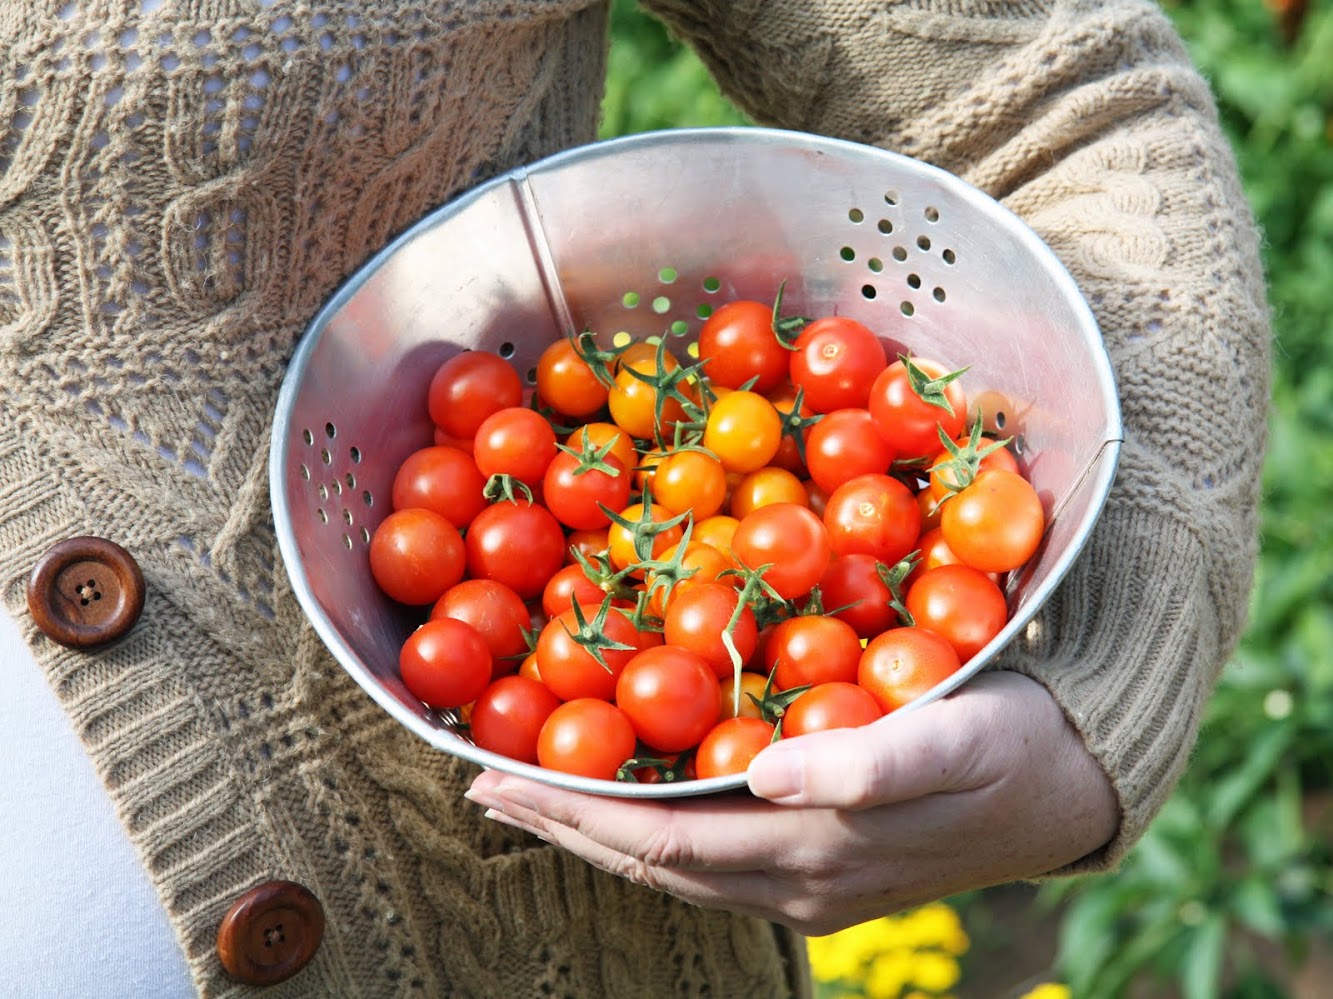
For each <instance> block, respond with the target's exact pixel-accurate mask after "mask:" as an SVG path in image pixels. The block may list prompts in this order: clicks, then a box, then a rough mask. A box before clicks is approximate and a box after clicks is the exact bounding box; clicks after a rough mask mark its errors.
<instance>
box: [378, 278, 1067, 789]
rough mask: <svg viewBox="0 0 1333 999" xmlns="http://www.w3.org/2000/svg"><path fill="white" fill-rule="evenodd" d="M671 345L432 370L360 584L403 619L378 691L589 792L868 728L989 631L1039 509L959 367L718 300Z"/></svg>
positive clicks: (583, 343)
mask: <svg viewBox="0 0 1333 999" xmlns="http://www.w3.org/2000/svg"><path fill="white" fill-rule="evenodd" d="M674 346H675V345H674V340H673V338H672V337H670V336H668V337H666V338H651V339H647V340H632V341H630V342H628V343H626V344H625V345H624V346H621V347H615V348H607V347H604V346H600V345H599V344H598V342H597V340H596V338H595V337H593V336H592V335H591V334H590V333H583V334H579V335H573V336H570V337H568V338H565V339H561V340H559V341H557V342H555V343H552V344H551V345H550V346H549V347H548V348H547V349H546V350H545V352H544V353H543V354H542V356H541V358H540V361H539V363H538V366H537V369H536V385H535V390H534V391H533V392H531V393H528V392H525V391H524V387H523V384H522V381H521V379H520V377H519V375H518V374H517V372H516V371H515V370H514V368H513V367H512V366H511V365H510V364H509V363H508V362H507V361H505V360H504V359H503V358H501V357H499V356H498V355H495V354H491V353H488V352H485V351H467V352H464V353H461V354H458V355H455V356H454V357H452V358H450V359H449V360H448V361H446V362H445V363H444V364H442V365H441V366H440V368H439V369H438V371H437V372H436V373H435V375H434V377H433V379H432V381H431V384H430V390H429V396H428V399H427V400H426V403H427V407H428V409H429V412H430V416H431V420H432V422H433V424H434V426H435V428H436V429H435V443H434V444H432V445H430V446H427V447H424V448H422V449H421V450H419V451H417V452H415V453H413V454H411V455H410V456H409V457H408V458H407V459H406V460H405V461H404V462H403V463H402V465H401V467H400V468H399V469H398V470H397V475H396V477H395V480H394V483H393V495H392V505H393V512H392V513H391V514H390V515H389V516H388V517H386V518H385V519H384V521H383V522H382V523H381V524H380V526H379V527H378V529H377V530H376V531H375V533H374V535H373V537H372V539H371V546H370V568H371V571H372V573H373V575H374V578H375V580H376V582H377V584H378V585H379V586H380V588H381V589H382V590H383V591H384V592H385V593H386V594H387V595H388V596H389V597H390V598H392V599H394V600H396V601H398V602H400V603H403V604H407V605H412V606H415V607H420V608H422V609H423V611H424V612H425V620H424V621H423V622H422V623H421V624H420V626H419V627H417V628H416V629H415V630H414V631H413V632H412V634H411V635H410V636H409V637H408V638H407V639H406V640H405V642H404V644H403V646H402V649H401V654H400V659H399V666H400V670H401V675H402V679H403V683H404V684H405V686H406V687H407V689H408V690H409V691H410V692H411V693H412V694H413V695H414V696H415V697H417V698H419V699H420V700H421V701H422V702H424V703H425V704H426V705H428V706H429V707H431V708H434V709H456V710H457V712H458V714H459V716H460V717H462V718H463V719H464V721H465V723H466V725H467V728H468V733H469V736H470V738H471V739H472V740H473V741H474V742H475V743H476V744H477V745H478V746H480V747H482V748H484V749H487V750H491V751H493V752H496V753H499V754H502V755H504V756H507V757H511V758H513V759H516V760H521V761H524V762H528V763H535V764H538V765H540V766H542V767H546V768H549V769H552V770H557V771H562V772H566V773H572V774H579V775H582V776H586V777H593V778H600V779H607V780H615V779H619V780H640V781H660V780H687V779H691V778H696V777H697V778H706V777H714V776H720V775H724V774H733V773H740V772H743V771H744V770H745V768H746V767H747V766H748V764H749V762H750V760H751V759H753V757H754V756H755V755H756V754H757V753H758V752H759V751H760V750H761V749H762V748H763V747H764V746H766V745H768V744H769V743H770V742H772V741H773V740H774V739H777V738H784V737H785V738H790V737H793V736H797V735H801V734H803V733H807V732H813V731H818V730H821V729H826V728H834V727H845V726H858V725H863V724H867V723H869V722H872V721H874V720H875V719H877V718H879V717H881V716H883V715H884V714H886V713H888V712H891V711H894V710H896V709H897V708H899V707H901V706H902V705H904V704H906V703H908V702H909V701H912V700H913V699H915V698H916V697H918V696H920V695H921V694H924V693H925V692H926V691H928V690H930V689H931V688H933V687H934V686H936V685H937V684H938V683H940V682H941V681H943V680H944V679H946V678H947V677H949V676H950V675H952V674H953V673H954V672H956V671H957V670H958V669H959V668H960V667H961V665H962V664H963V663H965V662H967V661H968V660H969V659H970V658H971V657H972V656H974V655H976V654H977V653H978V652H979V651H980V650H981V649H982V648H983V647H984V646H985V645H986V644H987V643H989V642H990V641H991V639H992V638H994V637H995V636H996V635H997V634H998V633H999V632H1000V630H1001V629H1002V628H1003V627H1004V624H1005V623H1006V621H1007V619H1008V609H1007V602H1006V599H1005V596H1004V593H1003V590H1002V588H1001V586H1002V583H1003V580H1004V575H1005V574H1006V573H1009V572H1011V571H1013V570H1015V569H1017V568H1019V567H1020V566H1022V565H1023V564H1024V563H1025V562H1026V561H1027V560H1028V559H1029V558H1031V557H1032V555H1033V554H1034V553H1035V551H1036V549H1037V547H1038V544H1039V542H1040V540H1041V536H1042V533H1043V530H1044V527H1045V521H1044V515H1043V510H1042V504H1041V502H1040V500H1039V498H1038V496H1037V494H1036V492H1035V490H1034V489H1033V487H1032V486H1031V484H1030V483H1029V482H1028V481H1027V479H1026V478H1025V477H1024V476H1023V475H1022V474H1021V473H1020V470H1019V468H1018V466H1017V463H1016V461H1015V459H1014V457H1013V454H1012V452H1011V451H1010V450H1009V449H1008V448H1007V447H1006V443H1007V442H1005V441H1001V440H994V439H991V438H989V437H988V436H987V435H986V434H984V433H983V430H982V425H981V420H980V417H979V416H975V417H973V418H972V419H969V411H968V399H967V396H966V393H965V389H964V378H963V375H964V373H965V372H964V371H963V370H958V371H951V370H949V369H947V368H946V367H945V366H943V365H941V364H939V363H938V362H936V361H933V360H931V359H929V358H928V357H916V356H909V355H899V356H898V357H896V358H893V357H890V356H889V354H888V352H887V351H886V348H885V346H884V343H883V341H882V340H881V339H880V337H879V336H877V335H876V334H875V333H874V332H873V331H872V330H870V329H869V328H867V327H866V326H864V325H862V324H861V323H859V322H857V321H855V320H853V319H850V318H846V317H841V316H836V315H830V316H823V317H820V318H816V319H813V320H809V319H804V318H800V317H787V316H784V315H783V314H782V296H781V290H780V289H779V291H778V294H777V295H776V299H775V301H774V302H773V303H764V302H759V301H749V300H737V301H732V302H729V303H727V304H725V305H723V306H722V307H720V308H718V309H717V310H716V311H715V312H713V313H712V314H711V315H710V316H709V317H708V318H707V319H706V320H705V321H704V323H703V324H702V327H701V329H700V332H699V336H698V338H697V356H696V350H695V349H688V350H687V349H685V348H684V346H683V344H682V345H680V346H679V349H673V347H674Z"/></svg>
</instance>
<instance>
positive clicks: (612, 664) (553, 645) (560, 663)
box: [537, 605, 639, 701]
mask: <svg viewBox="0 0 1333 999" xmlns="http://www.w3.org/2000/svg"><path fill="white" fill-rule="evenodd" d="M579 609H580V610H581V611H584V614H583V618H584V620H585V621H587V622H589V623H591V622H592V620H593V618H594V617H595V616H596V614H597V610H596V609H595V608H584V607H583V606H582V605H580V608H579ZM602 630H603V633H604V634H605V636H606V638H608V639H611V640H612V641H613V642H615V643H618V644H621V645H627V646H629V648H627V649H616V648H600V649H599V650H598V651H599V652H600V654H601V657H602V662H600V663H599V662H598V661H597V658H596V657H595V656H594V655H593V654H592V652H591V651H589V650H588V649H587V648H584V647H583V646H581V645H579V644H578V643H577V642H575V641H574V638H573V636H574V635H577V634H578V633H579V624H578V619H577V618H576V617H575V616H574V611H573V610H567V611H563V612H561V613H560V614H557V615H556V616H555V617H553V618H551V620H550V621H548V622H546V625H545V626H544V627H543V628H542V630H541V634H539V635H538V636H537V671H538V672H539V673H540V674H541V678H542V683H544V684H546V686H547V687H549V688H550V689H551V692H552V693H553V694H555V695H556V696H557V697H559V698H560V699H561V700H562V701H573V700H576V699H578V698H585V697H595V698H599V699H601V700H603V701H609V700H611V699H612V698H614V697H615V696H616V680H618V679H619V677H620V672H621V670H623V669H624V668H625V665H626V664H627V663H628V662H629V661H630V660H631V659H633V658H634V656H635V655H636V654H637V653H638V651H639V648H638V644H637V643H638V640H639V633H638V629H636V628H635V627H634V624H633V622H631V621H630V619H629V618H628V617H626V616H625V615H624V614H622V613H621V612H620V611H619V610H616V609H614V608H613V609H612V610H611V612H610V613H609V614H607V615H606V620H605V621H604V622H603V625H602Z"/></svg>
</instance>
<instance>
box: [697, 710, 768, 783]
mask: <svg viewBox="0 0 1333 999" xmlns="http://www.w3.org/2000/svg"><path fill="white" fill-rule="evenodd" d="M775 732H776V726H774V725H773V724H772V723H770V722H766V721H764V720H763V719H762V718H748V717H746V716H744V715H741V716H738V717H736V718H728V719H727V720H726V721H721V722H718V723H717V724H716V725H715V726H713V728H712V729H711V730H710V731H709V733H708V734H707V735H706V736H704V738H703V741H702V742H700V743H699V748H698V749H697V750H696V751H695V755H694V768H695V773H696V774H698V776H699V779H700V780H705V779H707V778H709V777H727V776H730V775H732V774H743V773H745V771H746V770H747V769H749V766H750V761H751V760H753V759H754V758H755V757H756V756H758V755H759V754H760V752H762V751H763V749H764V747H765V746H767V745H769V744H770V743H771V742H772V741H773V736H774V733H775Z"/></svg>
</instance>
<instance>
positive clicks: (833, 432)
mask: <svg viewBox="0 0 1333 999" xmlns="http://www.w3.org/2000/svg"><path fill="white" fill-rule="evenodd" d="M893 459H894V451H893V448H892V447H891V446H890V445H889V443H888V442H887V441H886V440H884V438H883V437H881V436H880V435H879V431H878V430H876V429H875V423H874V421H873V420H871V418H870V412H869V410H865V409H835V410H834V411H833V412H831V413H829V414H827V415H826V416H825V417H824V418H823V419H822V420H820V421H819V422H818V423H816V424H815V425H814V426H813V427H811V428H810V430H809V432H808V433H807V434H806V439H805V463H806V467H807V468H809V469H810V478H812V479H814V480H815V482H816V483H817V484H818V485H819V487H820V488H821V489H823V490H824V492H826V493H832V492H833V491H834V490H835V489H837V488H838V487H839V486H840V485H842V484H843V483H844V482H846V481H847V480H848V479H854V478H856V477H857V476H858V475H868V474H871V473H880V474H883V473H885V472H887V471H888V470H889V466H890V465H892V464H893Z"/></svg>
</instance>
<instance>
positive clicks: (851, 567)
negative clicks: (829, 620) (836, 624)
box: [819, 552, 898, 638]
mask: <svg viewBox="0 0 1333 999" xmlns="http://www.w3.org/2000/svg"><path fill="white" fill-rule="evenodd" d="M880 565H881V563H880V562H879V561H878V560H876V558H875V556H873V555H866V554H865V553H864V552H852V553H851V554H848V555H839V556H837V557H836V558H834V559H833V561H832V562H830V563H829V564H828V568H827V569H825V570H824V575H822V576H821V577H820V578H819V592H820V594H821V596H822V597H823V602H824V609H825V611H826V612H828V613H829V614H831V615H832V616H833V617H836V618H838V620H840V621H846V622H847V623H848V624H850V625H851V626H852V630H853V631H855V632H856V634H857V636H858V637H860V638H874V637H875V636H876V635H878V634H879V633H880V632H881V631H885V630H886V629H888V628H892V627H895V626H896V625H897V624H898V612H897V611H895V610H894V609H893V608H892V607H891V606H889V601H890V600H891V599H893V595H892V594H891V593H890V592H889V588H888V586H886V585H885V583H884V580H883V578H882V577H881V576H880V574H879V569H880Z"/></svg>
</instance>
